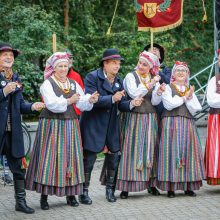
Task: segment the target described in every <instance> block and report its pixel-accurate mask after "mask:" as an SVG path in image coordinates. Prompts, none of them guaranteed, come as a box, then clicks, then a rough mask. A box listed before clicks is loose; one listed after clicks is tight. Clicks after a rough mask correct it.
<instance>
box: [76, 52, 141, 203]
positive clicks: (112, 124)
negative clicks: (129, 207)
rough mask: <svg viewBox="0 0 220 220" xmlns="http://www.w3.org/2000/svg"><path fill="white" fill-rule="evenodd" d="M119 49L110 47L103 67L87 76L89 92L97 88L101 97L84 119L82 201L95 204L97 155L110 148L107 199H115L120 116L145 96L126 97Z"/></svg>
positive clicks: (86, 87)
mask: <svg viewBox="0 0 220 220" xmlns="http://www.w3.org/2000/svg"><path fill="white" fill-rule="evenodd" d="M123 60H124V59H123V58H122V57H121V56H120V54H119V52H118V50H116V49H107V50H105V51H104V53H103V57H102V60H101V63H100V66H101V68H99V69H97V70H95V71H93V72H91V73H89V74H87V76H86V78H85V81H84V83H85V93H89V94H92V93H93V92H95V91H97V92H98V93H99V94H100V96H99V100H98V102H97V103H95V104H94V107H93V109H92V110H91V111H89V112H83V113H82V115H81V120H80V128H81V135H82V144H83V150H84V171H85V183H84V189H83V195H80V196H79V201H80V202H81V203H83V204H89V205H90V204H92V200H91V198H90V197H89V195H88V188H89V184H90V177H91V172H92V170H93V165H94V163H95V161H96V155H97V154H98V153H99V152H101V151H103V149H104V148H106V149H107V151H106V152H107V153H106V154H105V162H104V164H105V165H106V169H107V171H106V173H107V175H106V199H107V201H109V202H115V201H116V198H115V195H114V191H115V178H116V173H117V169H118V164H119V154H118V152H119V150H120V149H119V148H120V146H119V118H118V113H119V110H121V111H130V110H131V109H132V108H133V107H135V106H139V105H140V104H141V102H142V98H137V99H134V100H131V101H129V100H126V99H125V97H124V96H125V92H124V89H123V84H122V80H121V79H120V78H119V77H118V71H119V69H120V65H121V61H123Z"/></svg>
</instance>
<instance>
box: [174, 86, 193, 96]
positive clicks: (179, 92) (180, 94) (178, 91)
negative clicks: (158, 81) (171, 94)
mask: <svg viewBox="0 0 220 220" xmlns="http://www.w3.org/2000/svg"><path fill="white" fill-rule="evenodd" d="M172 85H173V87H174V88H175V90H176V92H177V93H178V95H179V96H180V97H183V96H185V95H186V93H187V92H188V91H189V88H188V87H187V86H185V85H184V87H185V91H184V92H181V91H180V90H179V89H178V87H177V86H176V84H175V83H172Z"/></svg>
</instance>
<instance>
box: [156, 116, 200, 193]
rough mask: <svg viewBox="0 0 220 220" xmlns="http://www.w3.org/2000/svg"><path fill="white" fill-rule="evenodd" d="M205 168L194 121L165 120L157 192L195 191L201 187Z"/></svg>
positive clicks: (169, 118)
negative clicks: (158, 190)
mask: <svg viewBox="0 0 220 220" xmlns="http://www.w3.org/2000/svg"><path fill="white" fill-rule="evenodd" d="M203 179H204V164H203V156H202V149H201V143H200V139H199V135H198V130H197V128H196V125H195V122H194V120H193V119H189V118H186V117H164V118H163V119H162V133H161V138H160V145H159V160H158V188H159V189H161V190H164V191H175V190H196V189H199V188H200V187H201V186H202V180H203Z"/></svg>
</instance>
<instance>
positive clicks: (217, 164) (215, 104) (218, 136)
mask: <svg viewBox="0 0 220 220" xmlns="http://www.w3.org/2000/svg"><path fill="white" fill-rule="evenodd" d="M218 53H219V55H218V64H219V67H220V49H219V50H218ZM219 72H220V71H219ZM207 102H208V105H209V106H210V110H209V117H208V127H207V128H208V135H207V141H206V150H205V166H206V179H207V183H208V184H209V185H220V154H219V152H220V129H219V128H220V73H218V74H216V75H215V76H213V77H212V78H211V80H210V81H209V83H208V87H207Z"/></svg>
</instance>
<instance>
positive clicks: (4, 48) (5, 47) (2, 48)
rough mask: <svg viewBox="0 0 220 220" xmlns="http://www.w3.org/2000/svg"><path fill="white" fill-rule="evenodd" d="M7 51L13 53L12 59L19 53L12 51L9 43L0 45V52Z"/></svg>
mask: <svg viewBox="0 0 220 220" xmlns="http://www.w3.org/2000/svg"><path fill="white" fill-rule="evenodd" d="M8 50H9V51H12V52H13V54H14V58H16V57H17V56H18V55H19V54H20V53H21V52H20V51H19V50H16V49H13V48H12V46H11V44H9V43H0V52H1V51H8Z"/></svg>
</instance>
